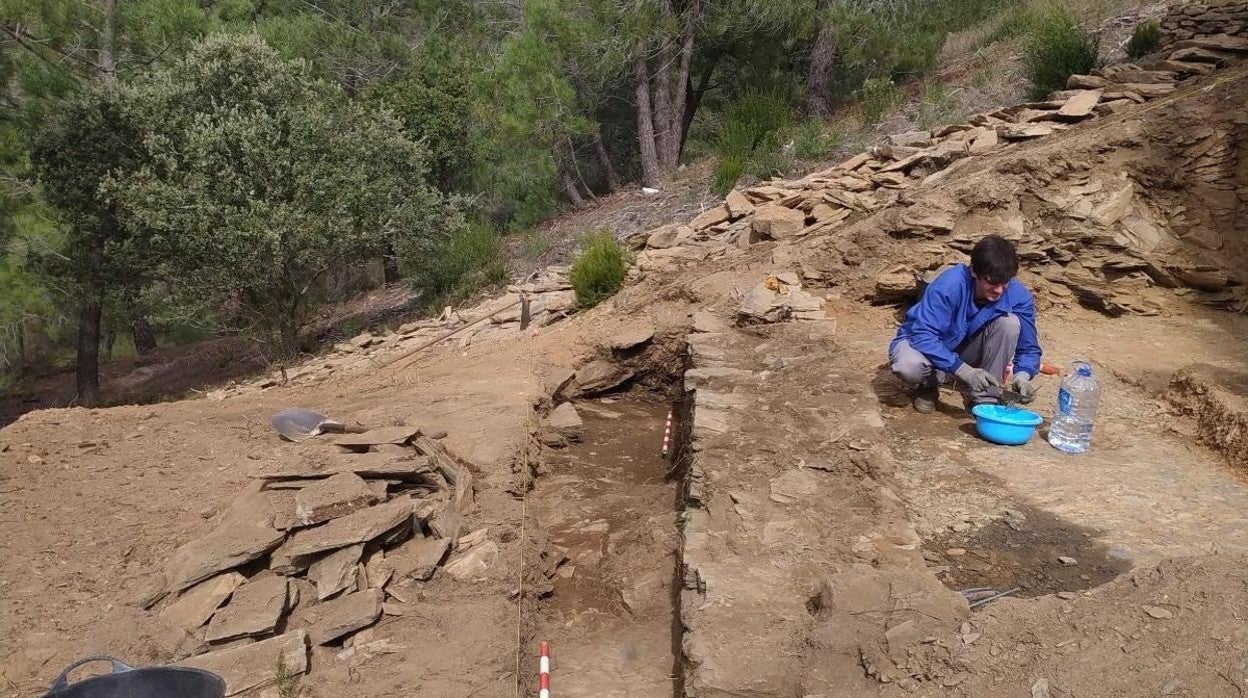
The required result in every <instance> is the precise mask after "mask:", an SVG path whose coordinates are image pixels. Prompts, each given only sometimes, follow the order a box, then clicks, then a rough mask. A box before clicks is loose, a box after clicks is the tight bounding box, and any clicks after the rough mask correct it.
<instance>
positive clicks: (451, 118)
mask: <svg viewBox="0 0 1248 698" xmlns="http://www.w3.org/2000/svg"><path fill="white" fill-rule="evenodd" d="M469 89H470V85H469V83H468V78H467V76H466V75H465V73H464V68H463V67H462V66H459V65H456V64H455V63H454V62H453V59H446V58H445V57H442V56H438V57H429V58H428V59H426V60H423V61H421V63H420V64H419V65H418V66H414V67H412V68H409V69H408V70H406V71H403V72H401V73H398V74H397V75H396V76H394V77H393V78H390V79H387V80H384V81H382V82H380V83H377V84H376V85H374V86H373V87H372V88H371V89H370V91H369V93H368V96H369V99H370V100H371V101H374V102H376V103H377V104H378V105H380V106H382V107H384V108H386V109H389V110H390V111H391V112H393V113H394V115H395V116H397V117H398V118H399V120H400V121H402V122H403V132H404V133H405V134H406V135H407V137H408V138H409V139H411V140H414V141H421V142H423V143H424V144H425V147H426V148H428V149H429V155H430V175H431V178H432V180H433V181H434V182H436V183H437V184H438V186H439V187H440V188H441V189H443V190H444V191H449V190H452V189H455V188H457V187H456V185H457V184H462V183H463V182H464V179H465V176H466V174H467V173H468V168H469V167H470V166H471V163H472V161H473V155H474V154H473V152H472V142H471V141H470V139H469V119H470V117H471V109H472V103H471V100H470V97H469Z"/></svg>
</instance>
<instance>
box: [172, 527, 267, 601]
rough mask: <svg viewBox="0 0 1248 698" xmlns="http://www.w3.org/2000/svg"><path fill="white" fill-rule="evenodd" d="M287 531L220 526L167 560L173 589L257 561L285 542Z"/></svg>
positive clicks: (184, 586)
mask: <svg viewBox="0 0 1248 698" xmlns="http://www.w3.org/2000/svg"><path fill="white" fill-rule="evenodd" d="M285 538H286V534H285V533H283V532H281V531H278V530H277V529H274V528H268V527H263V526H220V527H218V528H217V529H215V530H213V531H212V532H211V533H209V534H208V535H206V536H203V537H202V538H197V539H195V540H193V541H191V542H190V543H187V544H186V545H183V546H182V547H180V548H178V549H177V550H175V551H174V553H173V556H172V557H170V558H169V561H168V562H167V563H165V579H166V580H167V582H168V588H169V591H180V590H182V589H185V588H186V587H189V586H190V585H192V584H194V583H196V582H199V581H203V580H205V579H207V578H209V577H211V576H213V575H215V574H217V573H218V572H223V571H225V570H228V569H231V568H234V567H238V566H239V565H241V564H243V563H245V562H250V561H252V560H255V559H256V558H258V557H260V556H261V555H264V554H265V553H267V552H269V551H270V550H273V549H274V548H276V547H278V546H279V545H281V544H282V541H283V540H284V539H285Z"/></svg>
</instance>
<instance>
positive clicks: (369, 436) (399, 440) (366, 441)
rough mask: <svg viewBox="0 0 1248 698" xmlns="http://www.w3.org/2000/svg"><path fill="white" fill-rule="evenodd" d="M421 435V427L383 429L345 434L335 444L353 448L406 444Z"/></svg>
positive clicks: (337, 438)
mask: <svg viewBox="0 0 1248 698" xmlns="http://www.w3.org/2000/svg"><path fill="white" fill-rule="evenodd" d="M419 433H420V427H381V428H380V429H373V430H371V431H366V432H364V433H363V434H343V435H342V436H337V437H334V440H333V443H334V444H335V445H338V446H344V447H351V448H355V447H364V446H376V445H378V444H405V443H407V442H408V441H411V440H412V438H413V437H415V436H416V435H417V434H419Z"/></svg>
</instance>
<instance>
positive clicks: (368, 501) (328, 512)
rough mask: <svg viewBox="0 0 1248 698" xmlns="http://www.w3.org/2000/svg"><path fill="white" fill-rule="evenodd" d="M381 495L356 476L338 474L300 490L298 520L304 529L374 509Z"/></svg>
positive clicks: (296, 511) (297, 498) (297, 510)
mask: <svg viewBox="0 0 1248 698" xmlns="http://www.w3.org/2000/svg"><path fill="white" fill-rule="evenodd" d="M377 499H378V497H377V495H376V494H375V493H374V492H373V491H372V489H370V488H369V486H368V483H367V482H364V478H362V477H360V476H359V475H356V474H355V473H337V474H335V475H332V476H330V477H328V478H326V479H324V480H321V481H319V482H317V483H315V484H313V485H310V486H308V487H305V488H303V489H301V490H299V492H298V494H296V495H295V520H296V521H298V522H299V523H300V524H301V525H304V526H310V525H312V524H318V523H323V522H325V521H329V520H330V519H336V518H338V517H340V516H345V515H347V514H350V513H351V512H353V511H358V510H360V509H364V508H366V507H368V506H371V505H372V504H373V503H375V502H376V501H377Z"/></svg>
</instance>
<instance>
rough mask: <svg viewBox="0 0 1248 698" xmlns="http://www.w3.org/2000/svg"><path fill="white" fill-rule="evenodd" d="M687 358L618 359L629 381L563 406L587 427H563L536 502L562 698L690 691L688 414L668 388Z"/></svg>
mask: <svg viewBox="0 0 1248 698" xmlns="http://www.w3.org/2000/svg"><path fill="white" fill-rule="evenodd" d="M682 349H683V344H682V343H680V342H667V343H664V342H658V343H656V345H655V346H647V347H644V348H641V349H634V350H630V351H626V352H618V351H617V352H615V355H614V356H613V359H614V360H615V361H616V365H617V366H619V367H620V368H621V369H623V370H625V371H628V372H630V373H632V374H633V375H632V377H631V378H630V379H629V380H628V381H626V382H625V383H624V384H622V385H621V386H619V387H617V389H615V390H612V391H609V392H608V393H607V394H596V395H593V396H582V397H578V398H575V399H573V400H571V401H568V402H566V403H562V404H561V409H563V410H567V408H566V407H563V406H562V405H565V404H566V405H571V406H572V407H573V408H574V409H575V410H576V413H577V415H578V416H579V418H580V422H581V423H580V425H579V426H575V427H568V426H564V427H563V428H562V429H561V430H560V433H561V435H562V436H563V437H564V442H565V443H566V445H564V446H561V447H550V448H546V449H544V450H543V451H542V454H541V458H540V464H539V466H538V469H537V471H538V477H537V479H536V481H535V483H534V487H533V490H532V491H531V492H529V494H528V502H529V508H530V511H531V520H532V521H533V522H534V524H535V526H536V527H537V528H538V529H539V530H540V532H541V533H540V535H541V536H543V537H544V539H545V550H546V551H547V552H546V554H545V555H544V557H545V559H546V560H547V561H548V571H547V573H548V576H549V580H550V593H549V595H548V596H547V597H546V598H545V599H544V600H543V601H542V603H541V604H540V605H539V606H538V607H537V614H538V620H537V623H536V626H537V627H536V629H535V634H536V635H538V636H539V637H540V639H542V640H546V641H549V642H550V643H551V648H552V656H553V658H552V682H553V683H554V685H555V686H557V687H558V690H559V692H561V693H566V694H569V695H595V696H628V695H681V694H682V693H683V688H682V683H681V681H682V673H681V669H680V644H681V626H680V619H679V613H678V607H677V603H678V599H679V593H678V592H679V564H678V560H679V549H680V533H679V530H678V514H677V512H678V508H679V506H680V502H681V497H682V493H681V488H682V483H681V478H680V477H679V470H680V469H679V467H678V465H677V464H679V463H680V462H681V461H682V456H681V453H682V451H683V449H684V439H683V437H682V433H683V432H682V431H681V428H680V422H681V416H682V415H683V414H684V413H685V412H687V409H686V407H685V406H684V401H683V396H682V395H681V394H680V392H679V391H678V390H676V389H674V388H673V387H672V386H671V382H670V379H671V377H672V376H673V375H679V373H678V369H677V371H673V370H672V367H673V366H679V365H680V364H681V363H682V360H681V359H680V358H679V356H680V353H681V351H682ZM621 388H628V389H627V390H623V391H620V389H621ZM669 414H671V415H672V419H673V422H674V424H673V427H672V432H671V434H670V440H669V444H668V449H669V450H668V453H667V454H664V452H663V441H664V430H665V427H666V424H667V419H668V416H669ZM547 440H548V441H550V442H551V443H557V442H555V441H553V440H552V439H550V438H548V439H547Z"/></svg>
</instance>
